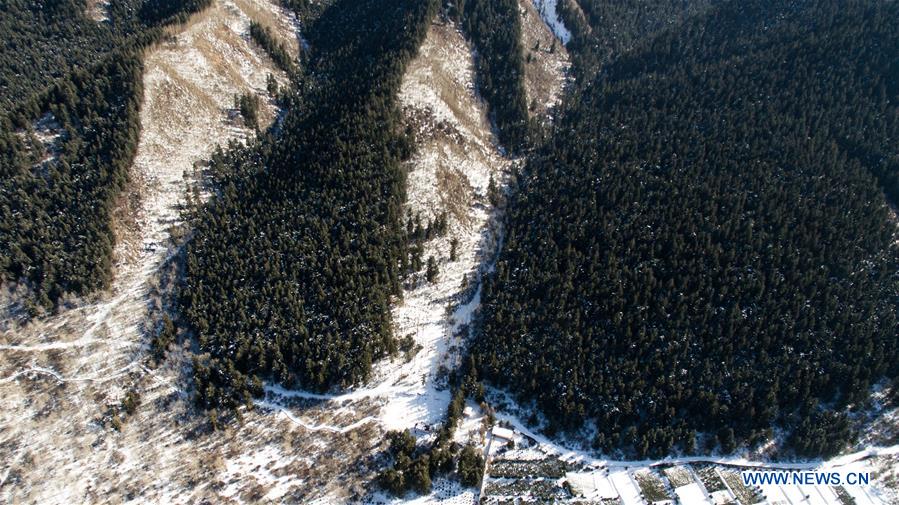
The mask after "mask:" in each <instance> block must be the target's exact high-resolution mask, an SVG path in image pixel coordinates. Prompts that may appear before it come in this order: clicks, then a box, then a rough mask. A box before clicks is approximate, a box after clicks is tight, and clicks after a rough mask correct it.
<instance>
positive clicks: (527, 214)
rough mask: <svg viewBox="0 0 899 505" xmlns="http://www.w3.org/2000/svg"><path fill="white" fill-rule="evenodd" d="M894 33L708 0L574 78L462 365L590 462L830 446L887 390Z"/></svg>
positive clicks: (886, 6) (854, 7)
mask: <svg viewBox="0 0 899 505" xmlns="http://www.w3.org/2000/svg"><path fill="white" fill-rule="evenodd" d="M591 3H592V4H597V3H603V2H591ZM610 3H614V2H610ZM895 19H899V4H896V3H895V2H887V3H884V2H873V1H870V2H869V1H863V2H849V3H846V2H833V1H825V0H821V1H811V2H801V3H798V4H792V3H791V4H785V3H783V2H774V1H765V0H752V1H727V2H721V3H719V4H717V5H716V6H714V7H713V8H711V9H710V10H709V11H708V13H706V14H701V15H696V16H695V17H693V18H691V19H686V20H685V21H684V22H683V25H682V26H679V27H678V28H677V29H672V30H662V31H661V32H659V34H658V35H657V36H654V37H651V38H650V39H648V40H646V41H645V42H644V43H641V44H637V45H636V46H635V48H634V49H633V50H631V51H625V52H623V53H622V54H620V55H619V56H618V57H616V58H613V59H612V60H611V61H609V62H608V63H607V64H606V65H603V66H602V68H601V69H599V72H598V73H597V74H596V75H595V77H593V76H592V75H591V74H587V73H582V74H581V76H582V78H585V79H589V81H586V82H581V83H579V84H580V85H579V86H578V90H577V91H576V93H575V95H574V96H572V97H570V98H569V99H568V100H567V101H566V104H567V105H566V107H565V109H564V111H563V114H562V117H561V118H560V119H559V121H558V123H557V127H556V128H555V129H554V131H553V135H552V137H551V139H550V140H549V141H548V142H547V143H546V144H545V145H543V146H542V147H541V148H540V150H539V153H537V154H536V155H535V156H534V157H533V158H532V159H531V160H530V161H529V163H528V165H527V167H526V169H525V170H524V172H523V174H522V177H521V180H520V183H519V188H518V191H517V192H516V194H515V196H514V197H513V199H512V201H511V203H510V205H509V207H510V211H509V213H508V218H507V229H508V231H507V236H506V240H505V246H504V249H503V250H502V253H501V257H500V260H499V262H498V265H497V268H496V273H495V276H494V277H493V278H492V280H491V281H490V282H488V283H487V285H486V288H485V292H484V305H483V310H484V317H483V323H482V324H483V334H482V335H481V336H480V338H479V340H478V342H477V344H476V354H477V360H478V366H479V368H480V371H481V373H482V374H483V375H485V376H486V377H487V378H488V379H489V380H491V381H493V382H494V383H496V384H498V385H501V386H504V387H507V388H509V389H510V390H511V391H513V392H515V393H516V394H517V395H518V396H519V397H520V398H521V399H523V400H534V401H536V405H537V406H538V407H539V408H540V409H541V410H542V411H543V412H544V413H545V414H546V417H547V419H548V421H549V423H550V429H570V430H575V429H578V428H580V427H581V426H583V425H584V423H585V422H588V421H593V422H595V426H596V428H597V435H596V439H595V444H596V446H597V447H598V448H601V449H603V450H606V451H614V450H622V451H623V452H624V453H627V454H634V455H637V456H640V457H642V456H647V455H652V456H659V455H663V454H666V453H668V452H670V451H672V450H681V451H684V452H693V451H707V450H709V449H712V448H713V447H714V446H715V445H716V441H717V443H718V444H719V447H720V448H722V449H723V450H724V451H730V450H733V449H734V447H735V444H741V443H753V442H754V441H757V440H761V439H762V438H765V437H766V436H768V435H770V431H769V430H770V429H771V428H773V427H782V428H785V430H786V432H787V433H788V434H789V437H788V440H787V445H789V446H790V447H792V449H793V450H795V452H796V453H798V454H801V455H826V454H832V453H834V452H835V451H837V450H839V449H840V448H842V447H843V445H844V444H845V443H846V442H847V441H848V440H849V439H850V438H851V437H852V433H851V430H849V427H848V422H847V419H846V417H845V415H843V411H844V409H845V408H847V407H848V406H850V405H852V404H855V403H858V402H859V401H862V400H864V399H865V398H866V397H867V395H868V394H869V392H870V388H871V387H872V385H874V384H875V383H877V382H880V381H884V380H893V379H895V378H896V377H897V375H899V354H897V347H896V335H897V334H899V327H897V308H899V306H897V304H899V296H897V294H899V274H897V272H899V263H897V249H896V246H895V243H896V228H895V226H896V224H895V220H894V219H892V218H891V217H890V215H889V209H888V206H887V203H886V201H885V198H884V191H887V193H888V194H889V195H890V196H891V197H892V198H895V196H896V194H895V186H892V185H891V184H893V183H892V182H891V181H895V175H896V168H897V167H896V163H897V159H899V158H897V152H896V145H897V143H896V140H897V138H899V121H897V118H899V114H897V105H899V87H897V82H899V81H897V80H896V78H895V76H896V75H897V62H899V32H897V30H896V29H895V26H894V23H893V21H892V20H895ZM592 34H593V35H592V36H593V37H602V36H603V33H600V32H599V31H598V30H593V31H592ZM595 45H596V46H599V45H600V42H596V44H595ZM702 433H708V434H711V435H712V437H711V439H710V441H711V443H710V444H709V445H707V446H705V447H696V440H697V435H698V434H702Z"/></svg>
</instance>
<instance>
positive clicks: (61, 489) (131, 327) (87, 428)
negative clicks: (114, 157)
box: [0, 0, 298, 503]
mask: <svg viewBox="0 0 899 505" xmlns="http://www.w3.org/2000/svg"><path fill="white" fill-rule="evenodd" d="M251 16H252V17H253V18H254V19H255V18H258V19H259V20H260V22H263V23H267V24H269V26H273V27H276V28H277V33H279V34H281V35H280V36H281V37H283V39H284V40H288V41H292V47H293V51H294V53H296V52H297V51H298V49H297V36H296V32H295V23H294V22H293V20H292V18H291V17H290V16H288V15H287V14H286V13H284V12H283V11H282V10H281V8H280V7H278V6H277V4H276V3H269V2H267V1H265V0H235V1H234V2H232V1H230V0H223V1H219V2H216V3H215V4H214V5H213V6H212V7H210V8H209V9H207V10H205V11H204V12H202V13H200V14H197V15H196V16H194V17H193V18H191V20H190V21H188V22H187V23H186V24H185V25H184V26H181V27H179V28H177V29H172V30H171V32H170V34H169V37H168V39H167V41H166V42H165V43H162V44H160V45H158V46H157V47H154V48H152V49H151V50H149V51H148V54H147V55H146V60H145V74H144V96H143V101H142V109H141V139H140V143H139V146H138V151H137V155H136V158H135V160H134V166H133V169H132V173H131V179H132V184H131V185H130V187H129V189H128V190H127V194H125V195H123V197H122V199H121V204H120V209H118V210H117V212H116V219H115V228H116V232H117V233H116V234H117V244H116V249H115V258H116V259H115V267H114V272H115V280H114V282H113V285H112V287H111V288H110V290H109V292H107V293H103V294H100V295H99V296H98V297H97V298H98V299H97V300H96V301H95V302H93V303H84V304H82V305H80V306H78V307H76V308H74V309H70V310H68V311H65V312H63V313H62V314H60V315H58V316H54V317H50V318H47V319H44V320H38V321H33V322H31V323H29V324H28V325H27V326H16V325H15V324H11V325H10V327H9V329H8V330H6V331H4V332H3V334H2V335H0V397H2V398H3V400H4V404H3V409H2V410H0V448H2V453H3V454H4V456H5V457H4V461H3V462H2V463H0V501H3V502H7V503H16V502H19V501H21V502H39V503H87V502H116V503H119V502H123V501H129V500H138V501H169V499H170V498H174V496H176V495H182V493H184V492H185V490H191V489H193V488H194V486H195V484H196V483H197V482H198V481H196V480H193V479H196V478H197V476H198V475H200V474H202V473H204V472H209V471H211V469H212V470H214V471H220V473H221V474H222V475H225V471H226V470H227V471H237V470H235V467H234V466H233V465H232V466H228V464H227V463H228V461H229V460H228V459H227V458H228V457H227V455H225V454H222V455H218V454H216V453H215V451H213V452H211V453H210V452H208V451H209V446H210V444H211V441H204V440H203V437H202V436H198V435H197V434H191V431H190V430H191V429H193V428H195V427H196V424H197V423H196V422H187V423H186V424H184V425H182V422H181V421H180V420H179V416H184V414H185V412H186V410H187V406H186V405H185V404H184V395H183V393H182V392H181V391H180V389H181V385H180V383H179V381H180V379H181V370H180V369H178V368H177V366H170V367H169V368H166V369H159V370H155V371H152V370H150V369H149V368H148V367H147V363H148V360H147V358H146V356H147V350H146V347H147V341H148V338H149V337H148V334H149V331H150V328H148V327H147V320H146V315H147V312H148V308H149V307H151V306H153V305H157V304H158V303H159V301H158V299H157V298H155V297H154V296H153V295H152V293H153V291H154V287H155V283H156V280H155V279H156V275H157V273H158V270H159V267H160V266H161V264H162V263H163V261H164V260H165V258H166V257H167V255H168V254H170V245H169V234H170V229H171V227H172V226H175V225H177V224H178V223H179V222H180V215H179V213H180V211H179V206H180V204H181V203H183V201H184V197H185V189H186V188H187V187H188V186H189V185H190V184H192V183H193V181H192V179H193V178H194V176H195V175H196V171H195V169H194V164H195V163H196V162H198V161H201V160H203V159H205V158H207V157H208V156H209V154H210V153H211V151H212V150H213V148H214V147H215V145H216V144H226V143H227V142H228V141H229V140H232V139H233V140H241V139H244V138H246V137H247V136H248V135H251V131H250V130H248V129H247V128H245V127H244V126H243V125H242V123H241V122H240V121H235V120H233V119H229V116H231V117H233V113H232V111H231V110H230V109H231V107H233V103H234V95H236V94H239V93H255V94H258V95H261V96H262V97H263V100H262V101H263V103H264V104H265V107H264V109H265V110H264V113H263V114H262V119H263V120H264V121H266V122H271V121H272V120H273V119H274V117H275V113H276V110H275V107H274V105H273V104H272V102H271V100H270V97H268V96H267V95H266V79H267V76H268V75H269V74H272V75H274V76H276V78H277V79H279V80H280V81H281V82H282V83H283V82H286V76H284V75H282V73H281V72H280V71H279V70H277V69H276V67H275V66H274V65H273V63H272V62H271V61H270V59H269V58H268V56H267V55H266V54H265V53H264V51H263V50H262V49H261V48H259V47H257V46H256V45H255V44H254V43H253V42H252V41H251V39H250V37H249V35H248V31H249V23H250V18H251ZM176 363H177V361H176ZM129 392H131V393H136V394H139V395H140V397H141V399H142V401H141V402H140V406H138V407H137V408H136V409H134V412H133V413H132V414H129V415H125V414H121V413H120V414H119V416H118V418H119V419H117V420H115V421H114V420H113V418H112V414H114V413H117V412H118V411H119V406H120V405H121V403H122V401H123V398H125V397H126V394H128V393H129ZM119 421H123V424H122V426H121V429H120V430H121V431H117V430H115V429H114V428H113V425H114V424H117V423H118V422H119ZM191 437H198V438H196V439H195V440H192V441H189V440H188V439H189V438H191ZM221 439H222V440H224V438H223V437H221ZM216 443H220V442H219V441H218V440H216ZM216 458H218V459H220V460H222V467H223V468H221V469H214V466H210V464H213V465H214V461H216ZM260 478H261V477H260ZM202 487H205V486H201V488H202ZM240 487H241V488H243V487H246V483H245V484H244V485H241V486H240ZM201 488H198V489H197V490H195V491H193V492H194V494H195V495H199V496H202V495H203V492H204V491H202V490H201ZM163 497H167V498H163ZM181 497H182V498H185V499H186V498H189V497H190V494H189V493H188V494H185V495H183V496H181Z"/></svg>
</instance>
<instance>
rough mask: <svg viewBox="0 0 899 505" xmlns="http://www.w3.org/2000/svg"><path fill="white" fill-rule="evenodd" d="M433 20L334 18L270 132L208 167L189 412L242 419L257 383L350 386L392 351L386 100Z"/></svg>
mask: <svg viewBox="0 0 899 505" xmlns="http://www.w3.org/2000/svg"><path fill="white" fill-rule="evenodd" d="M435 9H436V4H435V3H434V2H405V1H400V0H379V1H376V0H366V1H359V0H346V1H342V0H341V1H338V2H337V3H335V4H334V5H333V6H332V7H330V8H329V9H327V10H325V11H324V12H323V13H322V15H321V16H320V17H319V18H318V19H317V20H316V21H315V22H314V23H313V24H312V25H311V26H310V27H309V31H308V40H309V44H310V46H311V48H312V49H311V54H310V55H308V57H307V63H306V66H305V68H303V69H302V70H301V71H300V75H299V76H298V77H297V79H298V82H296V83H295V86H296V89H297V92H296V93H295V94H293V95H292V96H291V97H290V98H289V99H290V103H289V104H288V105H289V111H290V112H289V113H288V115H287V117H286V119H285V122H284V125H283V127H282V128H281V132H282V133H281V134H280V135H278V136H277V137H276V136H268V137H266V138H264V139H263V140H262V141H260V143H259V144H258V145H256V146H252V147H250V148H248V149H244V150H232V151H230V153H231V154H229V155H227V156H222V157H219V158H217V159H216V160H214V163H213V171H214V172H216V173H218V174H219V175H218V181H217V187H218V190H217V196H216V198H214V199H212V200H211V201H210V203H209V204H208V205H205V206H203V207H202V208H200V209H198V210H197V216H196V217H195V218H194V223H193V225H194V229H195V231H194V236H193V238H192V240H191V241H190V242H189V244H188V246H187V252H186V278H185V282H184V286H183V287H182V288H181V291H180V300H181V309H182V312H183V314H184V315H185V318H186V321H187V324H188V326H189V328H190V329H191V330H192V331H193V333H194V334H195V335H196V337H197V339H198V342H199V347H200V350H201V352H202V353H203V354H201V356H200V357H199V358H198V359H197V360H196V363H195V372H194V373H195V379H196V383H197V389H198V400H199V401H200V403H201V404H203V405H205V406H207V407H210V408H218V407H223V408H233V407H236V406H238V405H242V404H243V403H245V402H247V401H248V400H249V399H250V397H251V395H252V394H254V393H258V392H259V387H260V384H261V380H263V379H265V380H273V381H276V382H279V383H282V384H285V385H288V386H302V387H306V388H312V389H317V390H321V389H326V388H328V387H330V386H333V385H340V386H349V385H352V384H354V383H357V382H359V381H361V380H363V379H365V378H366V377H367V376H368V374H369V372H370V370H371V365H372V362H373V361H374V360H376V359H378V358H380V357H382V356H385V355H387V354H390V353H392V352H395V351H396V347H397V346H396V342H395V340H394V337H393V332H392V328H391V317H390V303H391V300H392V299H393V298H395V297H396V296H398V295H400V294H401V288H400V279H401V277H402V276H403V275H404V274H405V273H406V269H407V259H408V258H407V248H406V243H407V237H406V234H405V227H404V226H403V225H404V222H403V217H404V216H403V208H402V205H403V202H404V199H405V195H404V187H405V186H404V185H405V174H404V172H403V169H402V168H401V165H400V162H401V160H403V159H406V158H408V157H409V155H410V154H411V145H412V138H411V136H410V135H411V133H409V132H406V131H405V129H404V128H403V127H402V125H401V122H400V119H401V117H400V112H399V110H398V108H397V106H396V99H395V95H396V91H397V89H398V88H399V84H400V80H401V78H402V73H403V69H404V67H405V65H406V63H407V62H408V61H409V60H410V59H411V58H412V57H413V56H414V55H415V52H416V51H417V48H418V45H419V44H420V43H421V40H423V38H424V35H425V32H426V30H427V26H428V23H429V22H430V20H431V19H432V17H433V15H434V12H435Z"/></svg>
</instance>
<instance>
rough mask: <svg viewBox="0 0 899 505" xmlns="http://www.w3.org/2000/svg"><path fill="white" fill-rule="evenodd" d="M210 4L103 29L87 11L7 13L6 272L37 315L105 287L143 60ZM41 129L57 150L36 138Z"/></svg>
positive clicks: (18, 5)
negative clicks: (170, 31)
mask: <svg viewBox="0 0 899 505" xmlns="http://www.w3.org/2000/svg"><path fill="white" fill-rule="evenodd" d="M208 3H209V2H208V1H195V0H190V1H184V2H181V1H179V2H155V1H154V2H147V3H143V4H140V3H137V2H113V3H112V4H111V5H112V6H111V7H110V10H109V12H108V16H109V19H108V21H107V22H102V23H98V22H97V21H95V20H93V19H89V18H88V17H87V16H86V14H85V13H84V10H85V6H84V2H78V1H68V0H61V1H58V2H47V3H46V5H42V4H35V3H33V2H23V1H19V0H14V1H12V2H6V3H4V4H3V5H2V6H0V9H3V10H4V12H3V15H2V16H0V19H2V22H3V24H2V26H0V34H2V37H3V39H4V40H5V41H6V44H5V45H4V47H3V48H2V49H0V69H2V70H0V175H2V180H0V272H2V281H3V283H4V284H5V283H7V282H9V283H19V284H23V285H24V286H26V287H27V289H28V291H29V293H30V294H29V295H28V299H27V300H24V302H25V304H26V306H27V307H29V309H30V310H31V311H32V312H33V313H36V312H38V311H40V310H41V308H52V307H54V306H55V305H56V304H57V303H58V302H59V300H60V299H61V297H63V296H64V295H66V294H74V295H86V294H89V293H91V292H93V291H95V290H97V289H101V288H103V287H105V286H106V285H107V284H108V282H109V280H110V276H111V272H110V267H111V263H112V250H113V241H114V237H113V233H112V229H111V223H110V217H111V216H110V213H111V212H112V208H113V205H114V200H115V198H116V196H117V195H118V194H119V192H120V190H121V189H122V187H123V185H124V184H125V182H126V180H127V177H128V168H129V166H130V165H131V161H132V158H133V156H134V151H135V148H136V147H137V138H138V134H139V132H138V129H139V117H138V111H139V106H140V97H141V73H142V65H141V58H142V52H143V49H144V48H145V47H147V46H148V45H149V44H150V43H152V42H153V41H154V40H157V39H158V37H159V36H160V35H161V34H162V30H161V27H162V26H164V25H165V24H167V23H171V22H175V21H178V20H183V19H185V16H186V15H187V14H189V13H190V12H193V11H195V10H198V9H200V8H202V7H203V6H205V5H206V4H208ZM157 4H159V5H158V6H157ZM40 123H44V124H45V125H47V126H49V127H50V129H51V133H53V134H54V135H55V137H56V140H55V141H54V142H55V145H54V146H52V147H50V148H47V146H44V145H43V144H42V142H41V141H40V140H39V138H38V137H37V136H35V129H36V127H37V126H39V125H40ZM48 150H50V151H55V152H52V153H51V156H49V157H47V151H48Z"/></svg>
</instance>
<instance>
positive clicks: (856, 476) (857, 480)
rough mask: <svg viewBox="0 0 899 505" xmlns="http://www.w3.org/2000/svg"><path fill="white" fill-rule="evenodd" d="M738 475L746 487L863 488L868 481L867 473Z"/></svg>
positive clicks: (813, 472) (765, 473)
mask: <svg viewBox="0 0 899 505" xmlns="http://www.w3.org/2000/svg"><path fill="white" fill-rule="evenodd" d="M740 475H741V477H743V484H745V485H747V486H777V485H781V486H785V485H794V486H822V485H823V486H844V485H845V486H863V485H867V484H868V481H869V479H870V476H869V475H868V472H815V471H749V472H741V473H740Z"/></svg>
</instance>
